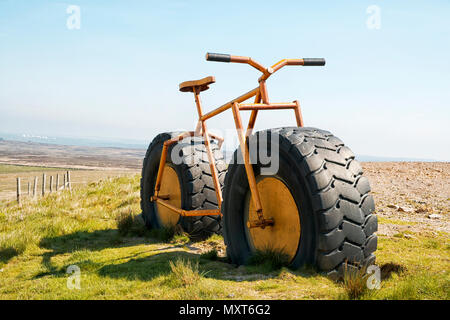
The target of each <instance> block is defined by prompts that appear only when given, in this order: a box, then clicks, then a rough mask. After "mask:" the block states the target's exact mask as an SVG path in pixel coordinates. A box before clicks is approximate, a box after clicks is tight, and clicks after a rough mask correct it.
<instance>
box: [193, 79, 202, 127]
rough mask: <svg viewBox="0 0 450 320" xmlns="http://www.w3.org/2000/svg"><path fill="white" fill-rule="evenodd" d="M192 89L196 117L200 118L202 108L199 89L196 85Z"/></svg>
mask: <svg viewBox="0 0 450 320" xmlns="http://www.w3.org/2000/svg"><path fill="white" fill-rule="evenodd" d="M193 89H194V90H192V91H193V92H194V96H195V104H196V106H197V112H198V118H199V120H200V118H201V117H202V116H203V110H202V103H201V101H200V90H199V88H198V87H194V88H193Z"/></svg>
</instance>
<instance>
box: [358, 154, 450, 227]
mask: <svg viewBox="0 0 450 320" xmlns="http://www.w3.org/2000/svg"><path fill="white" fill-rule="evenodd" d="M362 167H363V169H364V174H365V175H366V176H367V177H368V178H369V180H370V183H371V186H372V194H373V196H374V199H375V205H376V212H377V214H378V217H379V218H381V220H382V221H383V219H385V221H384V223H381V224H379V231H378V234H384V235H387V236H392V235H394V234H398V233H403V232H406V233H407V232H408V231H410V232H411V233H419V234H420V233H436V232H446V233H449V232H450V223H449V213H450V163H448V162H365V163H362ZM407 236H408V235H407Z"/></svg>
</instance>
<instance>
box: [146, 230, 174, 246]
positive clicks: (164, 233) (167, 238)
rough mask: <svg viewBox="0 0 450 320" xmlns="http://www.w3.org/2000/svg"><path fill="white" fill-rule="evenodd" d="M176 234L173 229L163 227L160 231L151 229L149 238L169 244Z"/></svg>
mask: <svg viewBox="0 0 450 320" xmlns="http://www.w3.org/2000/svg"><path fill="white" fill-rule="evenodd" d="M176 234H177V230H176V228H175V227H172V226H171V227H164V228H161V229H151V230H150V232H149V236H150V237H151V238H154V239H157V240H160V241H162V242H166V243H169V242H171V241H172V240H173V239H174V237H175V235H176Z"/></svg>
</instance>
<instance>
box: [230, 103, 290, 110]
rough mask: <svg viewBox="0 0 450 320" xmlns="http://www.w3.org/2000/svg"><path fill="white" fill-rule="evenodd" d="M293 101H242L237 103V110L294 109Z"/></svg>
mask: <svg viewBox="0 0 450 320" xmlns="http://www.w3.org/2000/svg"><path fill="white" fill-rule="evenodd" d="M296 108H297V105H296V104H295V103H289V102H285V103H270V104H266V103H247V104H245V103H243V104H240V105H239V110H284V109H296Z"/></svg>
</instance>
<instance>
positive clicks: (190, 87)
mask: <svg viewBox="0 0 450 320" xmlns="http://www.w3.org/2000/svg"><path fill="white" fill-rule="evenodd" d="M214 82H216V79H215V78H214V77H213V76H209V77H206V78H203V79H200V80H191V81H185V82H182V83H180V91H181V92H194V89H195V88H197V89H198V91H199V92H200V91H205V90H208V89H209V85H210V84H211V83H214Z"/></svg>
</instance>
